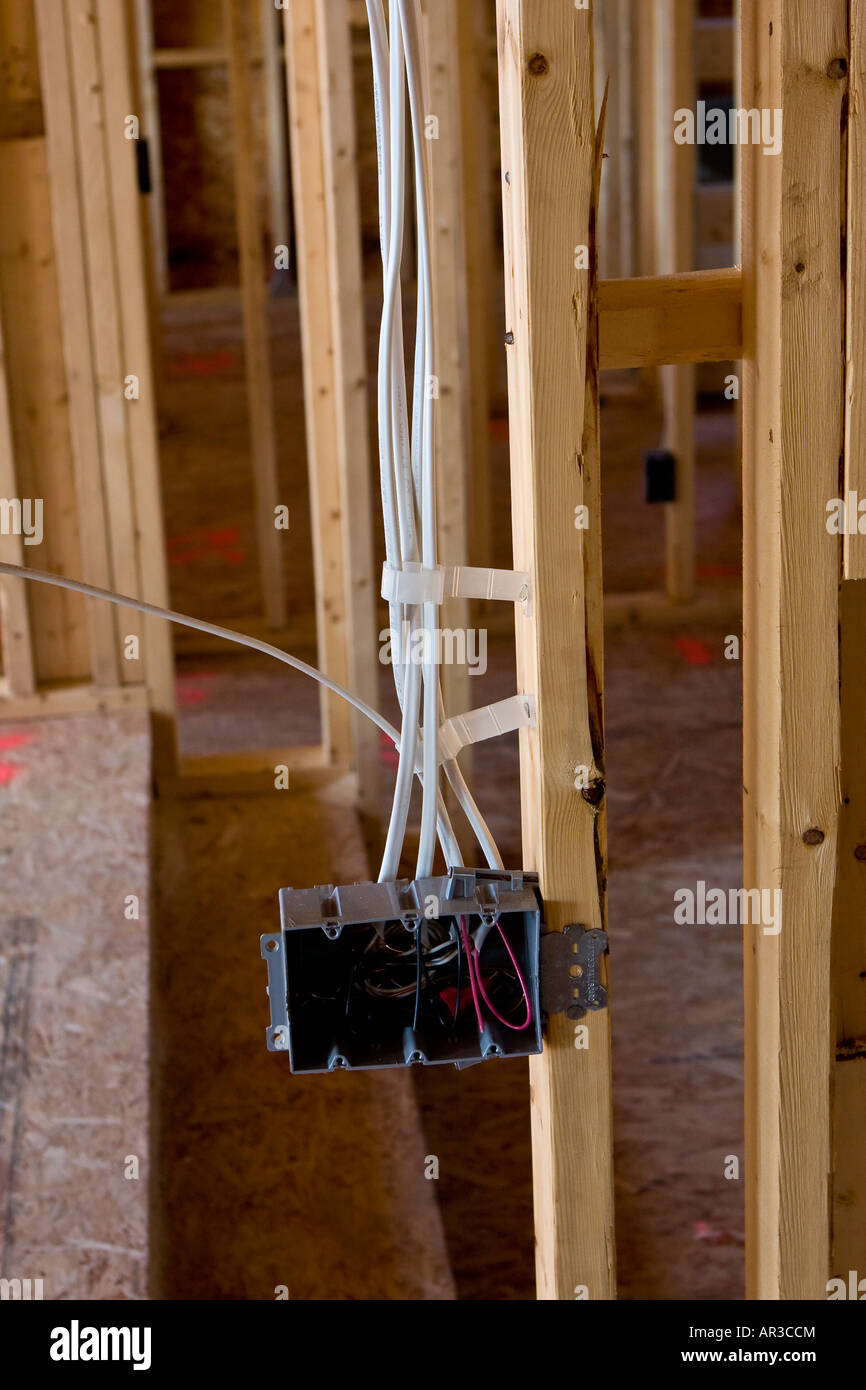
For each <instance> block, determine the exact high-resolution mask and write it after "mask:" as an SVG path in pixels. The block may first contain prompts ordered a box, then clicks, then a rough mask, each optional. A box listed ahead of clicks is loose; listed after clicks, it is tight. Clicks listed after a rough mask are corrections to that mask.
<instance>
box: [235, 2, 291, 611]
mask: <svg viewBox="0 0 866 1390" xmlns="http://www.w3.org/2000/svg"><path fill="white" fill-rule="evenodd" d="M245 9H246V7H245V5H244V4H243V0H223V25H224V32H225V44H226V49H227V51H228V54H229V87H230V91H231V106H232V136H233V140H234V174H235V201H236V204H237V208H236V212H237V226H238V258H239V268H240V277H241V299H242V302H243V315H244V357H245V361H246V378H247V409H248V411H249V426H250V448H251V459H252V468H253V484H254V487H255V495H256V523H257V533H258V542H259V567H260V569H261V576H262V591H263V598H264V610H265V617H266V619H267V622H268V625H269V626H270V627H274V628H277V627H282V626H284V624H285V621H286V592H285V582H284V577H283V562H282V551H281V539H280V538H281V536H282V535H283V534H284V533H283V532H282V531H278V530H277V529H276V527H275V525H274V515H275V508H276V507H277V506H278V505H279V502H280V497H279V481H278V476H277V443H276V435H275V431H274V403H273V383H272V380H271V349H270V324H269V320H268V301H267V289H266V285H265V267H264V264H263V261H262V238H261V228H260V226H259V218H258V181H257V178H256V165H255V154H254V151H255V143H254V140H253V128H252V107H251V95H250V71H249V70H250V51H249V39H248V34H247V24H248V22H249V15H248V14H245Z"/></svg>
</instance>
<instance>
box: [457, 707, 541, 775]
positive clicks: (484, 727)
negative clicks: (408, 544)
mask: <svg viewBox="0 0 866 1390" xmlns="http://www.w3.org/2000/svg"><path fill="white" fill-rule="evenodd" d="M534 728H535V701H534V700H533V698H532V696H531V695H511V696H510V697H509V698H508V699H507V700H497V702H496V703H495V704H493V705H483V706H481V708H479V709H473V710H470V711H469V712H468V714H456V715H454V716H453V718H451V719H446V720H445V723H444V724H440V726H439V761H440V762H441V763H443V762H450V761H451V760H452V759H453V758H456V757H457V754H458V753H459V752H460V750H461V748H466V747H467V746H468V745H469V744H470V743H481V742H482V741H483V740H484V739H487V738H499V736H500V734H510V733H513V732H514V730H515V729H534Z"/></svg>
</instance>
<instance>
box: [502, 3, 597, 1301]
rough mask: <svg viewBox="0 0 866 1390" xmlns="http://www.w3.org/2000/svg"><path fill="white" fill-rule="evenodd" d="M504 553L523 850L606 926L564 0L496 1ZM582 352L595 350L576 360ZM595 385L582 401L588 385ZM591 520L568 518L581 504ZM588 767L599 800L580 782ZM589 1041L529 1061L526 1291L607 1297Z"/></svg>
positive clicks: (576, 915) (560, 1025)
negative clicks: (519, 607)
mask: <svg viewBox="0 0 866 1390" xmlns="http://www.w3.org/2000/svg"><path fill="white" fill-rule="evenodd" d="M498 33H499V76H500V105H501V126H502V170H503V176H504V183H503V216H504V227H505V263H506V277H505V278H506V314H507V328H508V331H509V333H510V334H512V335H513V343H512V345H511V346H510V348H509V357H508V367H509V413H510V442H511V470H512V526H513V538H514V564H515V566H516V567H518V568H520V569H526V570H528V571H529V572H530V573H531V575H532V580H533V597H534V602H533V617H532V618H531V619H530V620H528V621H526V622H521V623H519V624H518V628H517V679H518V689H519V690H520V691H521V692H529V693H532V694H534V695H535V697H536V700H537V714H538V727H537V729H536V730H532V731H524V732H522V733H521V735H520V752H521V759H520V763H521V806H522V819H523V852H524V864H525V866H526V867H527V868H533V867H534V868H537V870H538V871H539V874H540V877H541V887H542V892H543V894H544V899H545V904H546V913H547V920H548V925H549V926H550V927H551V928H552V929H554V930H561V929H562V928H563V927H564V926H565V925H566V924H567V923H569V922H581V923H584V924H585V925H587V926H601V925H602V923H603V921H604V889H603V880H604V829H603V824H604V823H603V810H602V809H601V808H602V807H603V804H604V803H603V787H604V781H603V779H604V760H603V747H602V699H601V685H602V673H601V637H600V633H601V611H602V601H601V588H602V576H601V567H600V525H601V517H600V480H599V470H598V464H599V460H598V441H597V427H596V421H595V419H594V411H593V410H590V412H589V417H587V411H586V401H585V392H586V381H587V369H588V366H589V375H590V377H591V376H592V373H593V361H592V359H593V356H594V354H593V352H592V351H591V349H592V347H593V340H594V332H595V330H594V326H593V316H594V303H593V300H594V294H593V278H594V272H593V273H588V272H587V271H585V270H583V271H581V270H578V269H577V268H576V266H575V259H576V257H575V247H576V246H579V245H589V244H590V242H591V239H592V236H593V233H592V226H593V221H594V219H593V217H592V214H591V207H592V199H593V171H594V146H595V122H594V114H593V65H592V16H591V14H590V13H589V12H588V11H578V10H576V9H575V7H574V5H573V4H572V3H570V0H555V3H551V0H499V3H498ZM588 354H589V356H588ZM592 389H593V388H592V383H590V396H591V395H592ZM583 505H585V506H587V507H588V509H589V518H590V530H589V533H588V537H589V539H588V537H587V533H586V532H584V531H582V530H580V529H577V528H576V526H575V520H576V516H577V513H576V511H575V509H576V508H578V507H581V506H583ZM581 766H585V767H587V768H589V769H590V770H591V775H592V777H593V778H594V779H596V780H595V786H596V792H597V796H596V804H594V805H593V804H592V803H591V802H590V800H587V799H586V798H585V797H584V796H583V795H582V794H581V792H580V791H579V790H577V789H576V787H575V773H576V769H577V768H578V767H581ZM586 1022H587V1025H588V1027H589V1040H590V1045H589V1048H588V1049H587V1050H578V1049H577V1048H576V1047H575V1045H574V1025H573V1024H571V1023H569V1022H568V1021H567V1020H566V1019H565V1017H564V1016H558V1017H555V1018H553V1019H552V1021H551V1026H550V1030H549V1034H548V1037H547V1041H546V1043H545V1048H544V1052H543V1053H542V1055H541V1056H540V1057H536V1058H532V1059H531V1067H530V1078H531V1097H532V1135H533V1170H534V1189H535V1229H536V1241H537V1271H538V1292H539V1296H540V1297H541V1298H547V1299H550V1298H556V1299H573V1298H574V1297H575V1296H576V1291H578V1290H586V1291H587V1293H588V1295H589V1297H590V1298H593V1299H599V1298H602V1299H603V1298H611V1297H613V1296H614V1294H615V1276H614V1264H615V1254H614V1244H613V1175H612V1123H611V1092H610V1023H609V1018H608V1016H607V1014H606V1013H598V1014H593V1015H590V1016H588V1018H587V1020H586Z"/></svg>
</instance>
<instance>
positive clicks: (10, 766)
mask: <svg viewBox="0 0 866 1390" xmlns="http://www.w3.org/2000/svg"><path fill="white" fill-rule="evenodd" d="M23 771H24V768H23V767H22V766H21V764H20V763H0V787H8V785H9V783H10V782H14V780H15V778H16V777H20V776H21V773H22V772H23Z"/></svg>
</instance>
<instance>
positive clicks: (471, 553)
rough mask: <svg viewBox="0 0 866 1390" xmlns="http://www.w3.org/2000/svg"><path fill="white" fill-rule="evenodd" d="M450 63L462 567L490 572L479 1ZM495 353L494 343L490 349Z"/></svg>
mask: <svg viewBox="0 0 866 1390" xmlns="http://www.w3.org/2000/svg"><path fill="white" fill-rule="evenodd" d="M456 8H457V47H456V56H455V61H456V63H457V72H458V77H459V82H460V125H461V130H462V144H461V166H462V185H463V186H462V193H463V233H464V254H465V265H466V315H467V330H466V331H467V344H468V352H469V362H468V377H467V380H468V393H469V422H468V429H469V465H470V467H469V479H468V495H469V507H470V514H471V517H472V526H471V528H470V531H469V535H468V536H467V544H468V547H469V549H468V554H467V559H468V562H469V563H470V564H472V565H484V566H492V564H493V558H492V547H493V529H492V527H493V517H492V496H491V477H490V369H491V363H490V356H491V354H490V344H491V337H492V335H491V327H490V325H491V320H492V319H493V318H494V317H496V316H494V315H493V313H492V299H493V296H492V287H493V275H492V271H491V266H492V264H493V257H494V246H495V237H494V229H493V187H492V179H491V169H490V163H491V161H490V129H491V121H490V93H489V89H488V83H487V63H486V59H487V43H488V38H489V37H490V36H492V26H491V27H490V30H489V33H488V11H487V6H486V0H470V3H469V4H466V3H465V2H464V3H458V4H457V7H456ZM497 347H498V348H499V350H500V351H501V347H499V343H497Z"/></svg>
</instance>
